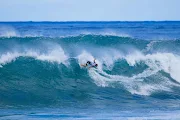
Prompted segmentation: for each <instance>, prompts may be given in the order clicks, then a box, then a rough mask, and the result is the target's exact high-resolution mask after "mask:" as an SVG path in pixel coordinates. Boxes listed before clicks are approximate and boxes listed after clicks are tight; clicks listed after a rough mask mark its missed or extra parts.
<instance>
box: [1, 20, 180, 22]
mask: <svg viewBox="0 0 180 120" xmlns="http://www.w3.org/2000/svg"><path fill="white" fill-rule="evenodd" d="M0 22H1V23H2V22H180V20H137V21H136V20H135V21H133V20H124V21H121V20H120V21H116V20H112V21H111V20H110V21H106V20H103V21H96V20H92V21H83V20H82V21H81V20H73V21H65V20H64V21H46V20H45V21H31V20H27V21H26V20H25V21H0Z"/></svg>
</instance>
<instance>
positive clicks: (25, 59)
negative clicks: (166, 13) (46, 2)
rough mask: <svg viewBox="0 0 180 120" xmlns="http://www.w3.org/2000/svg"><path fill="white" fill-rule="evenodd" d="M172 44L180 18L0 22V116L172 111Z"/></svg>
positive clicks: (176, 47) (178, 68)
mask: <svg viewBox="0 0 180 120" xmlns="http://www.w3.org/2000/svg"><path fill="white" fill-rule="evenodd" d="M179 52H180V22H39V23H34V22H12V23H0V109H1V112H0V119H128V118H130V119H131V118H132V119H178V118H180V117H179V116H178V114H179V107H180V94H179V92H180V75H179V72H180V54H179ZM94 58H96V62H97V63H98V68H97V69H86V68H83V67H81V66H80V65H81V64H85V63H86V61H87V60H90V61H93V59H94Z"/></svg>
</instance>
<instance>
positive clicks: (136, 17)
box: [0, 0, 180, 21]
mask: <svg viewBox="0 0 180 120" xmlns="http://www.w3.org/2000/svg"><path fill="white" fill-rule="evenodd" d="M179 5H180V0H0V21H144V20H155V21H159V20H180V13H179V12H180V7H179Z"/></svg>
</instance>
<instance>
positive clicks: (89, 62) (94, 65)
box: [81, 59, 98, 68]
mask: <svg viewBox="0 0 180 120" xmlns="http://www.w3.org/2000/svg"><path fill="white" fill-rule="evenodd" d="M81 66H83V67H88V68H91V67H97V66H98V64H97V63H96V59H94V61H93V62H91V61H87V62H86V64H85V65H81Z"/></svg>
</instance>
